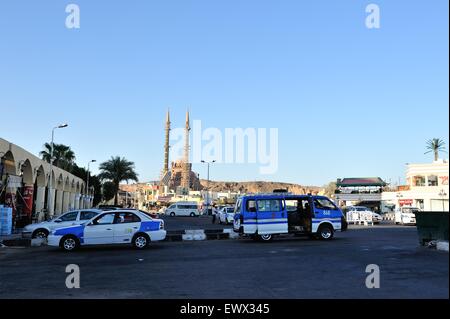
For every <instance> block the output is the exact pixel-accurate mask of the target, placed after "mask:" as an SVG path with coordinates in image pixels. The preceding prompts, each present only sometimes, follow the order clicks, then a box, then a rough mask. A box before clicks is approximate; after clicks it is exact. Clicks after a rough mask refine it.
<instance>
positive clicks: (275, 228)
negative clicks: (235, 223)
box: [256, 198, 289, 235]
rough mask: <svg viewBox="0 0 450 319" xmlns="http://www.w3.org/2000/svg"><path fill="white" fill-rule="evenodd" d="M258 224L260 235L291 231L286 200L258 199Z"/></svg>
mask: <svg viewBox="0 0 450 319" xmlns="http://www.w3.org/2000/svg"><path fill="white" fill-rule="evenodd" d="M256 206H257V217H256V219H257V224H258V234H259V235H270V234H287V233H289V224H288V216H287V211H286V207H285V206H286V205H285V203H284V200H282V199H278V198H274V199H259V200H257V204H256Z"/></svg>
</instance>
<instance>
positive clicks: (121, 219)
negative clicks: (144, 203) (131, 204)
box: [114, 212, 141, 244]
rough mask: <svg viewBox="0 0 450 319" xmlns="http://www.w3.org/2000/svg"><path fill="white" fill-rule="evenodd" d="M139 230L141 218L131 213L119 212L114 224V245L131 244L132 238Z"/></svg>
mask: <svg viewBox="0 0 450 319" xmlns="http://www.w3.org/2000/svg"><path fill="white" fill-rule="evenodd" d="M140 228H141V218H140V217H139V216H137V215H136V214H134V213H133V212H119V213H118V214H117V215H116V221H115V224H114V243H116V244H128V243H131V241H132V239H133V236H134V235H135V234H136V233H137V232H138V231H139V229H140Z"/></svg>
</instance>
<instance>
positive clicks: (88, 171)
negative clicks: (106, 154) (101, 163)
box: [86, 160, 97, 195]
mask: <svg viewBox="0 0 450 319" xmlns="http://www.w3.org/2000/svg"><path fill="white" fill-rule="evenodd" d="M95 162H97V160H92V161H89V163H88V169H87V180H86V190H87V192H88V195H89V177H90V170H89V169H90V164H91V163H95Z"/></svg>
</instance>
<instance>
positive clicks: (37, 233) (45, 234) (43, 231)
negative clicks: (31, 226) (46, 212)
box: [32, 229, 48, 239]
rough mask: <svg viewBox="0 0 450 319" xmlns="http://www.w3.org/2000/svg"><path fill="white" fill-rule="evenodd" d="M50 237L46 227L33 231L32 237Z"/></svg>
mask: <svg viewBox="0 0 450 319" xmlns="http://www.w3.org/2000/svg"><path fill="white" fill-rule="evenodd" d="M47 237H48V230H46V229H38V230H36V231H35V232H34V233H33V236H32V238H33V239H35V238H47Z"/></svg>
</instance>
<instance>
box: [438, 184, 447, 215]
mask: <svg viewBox="0 0 450 319" xmlns="http://www.w3.org/2000/svg"><path fill="white" fill-rule="evenodd" d="M438 195H439V197H442V211H443V212H445V198H446V197H447V193H446V192H445V190H443V189H441V191H440V193H439V194H438Z"/></svg>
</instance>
